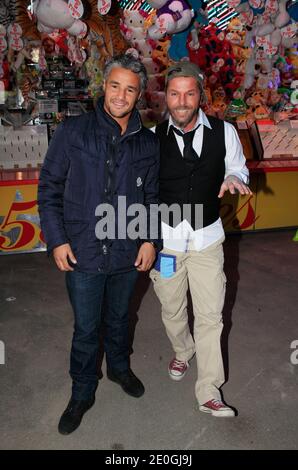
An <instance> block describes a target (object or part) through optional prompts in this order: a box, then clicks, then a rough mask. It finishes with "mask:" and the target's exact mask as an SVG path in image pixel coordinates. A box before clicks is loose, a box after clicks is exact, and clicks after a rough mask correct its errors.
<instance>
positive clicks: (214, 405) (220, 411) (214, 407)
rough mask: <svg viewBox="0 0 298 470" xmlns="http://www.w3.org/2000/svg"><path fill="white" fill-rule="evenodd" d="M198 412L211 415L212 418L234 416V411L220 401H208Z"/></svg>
mask: <svg viewBox="0 0 298 470" xmlns="http://www.w3.org/2000/svg"><path fill="white" fill-rule="evenodd" d="M199 410H200V411H203V412H204V413H211V414H212V416H216V417H217V418H232V417H234V416H235V411H234V410H233V409H232V408H231V407H230V406H227V405H226V404H225V403H223V402H222V401H221V400H215V399H212V400H209V401H207V402H206V403H204V405H200V406H199Z"/></svg>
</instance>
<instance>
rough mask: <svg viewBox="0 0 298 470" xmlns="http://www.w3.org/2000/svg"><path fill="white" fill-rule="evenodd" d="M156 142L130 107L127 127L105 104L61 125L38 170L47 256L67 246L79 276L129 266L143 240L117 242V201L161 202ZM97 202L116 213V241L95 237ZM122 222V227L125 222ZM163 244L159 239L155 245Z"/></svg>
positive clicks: (41, 218)
mask: <svg viewBox="0 0 298 470" xmlns="http://www.w3.org/2000/svg"><path fill="white" fill-rule="evenodd" d="M158 173H159V143H158V139H157V137H156V136H155V134H153V133H152V132H151V131H150V130H148V129H146V128H145V127H143V126H142V123H141V120H140V117H139V113H138V111H137V110H134V111H133V113H132V115H131V117H130V120H129V123H128V127H127V130H126V132H125V134H124V135H121V128H120V126H119V125H118V124H117V122H116V121H114V119H112V118H111V117H110V116H109V115H108V114H107V113H106V112H105V111H104V109H103V99H102V98H101V99H100V100H99V101H98V104H97V106H96V109H95V111H93V112H91V113H87V114H83V115H81V116H78V117H73V118H69V119H67V120H66V121H64V122H63V123H62V124H60V125H59V126H58V128H57V129H56V131H55V133H54V135H53V137H52V140H51V142H50V145H49V148H48V151H47V154H46V157H45V161H44V164H43V167H42V170H41V174H40V180H39V188H38V205H39V214H40V220H41V227H42V230H43V233H44V236H45V240H46V242H47V247H48V252H51V251H52V250H53V248H55V247H57V246H59V245H62V244H64V243H70V245H71V247H72V250H73V252H74V255H75V256H76V259H77V262H78V263H77V265H76V266H75V269H77V270H79V271H83V272H105V273H111V272H121V271H122V272H123V271H127V270H131V269H135V268H134V262H135V259H136V256H137V252H138V249H139V247H140V245H141V243H142V241H144V240H146V239H150V236H149V228H150V227H149V224H148V227H147V229H148V231H147V233H146V234H144V236H142V237H141V236H140V237H139V238H138V239H136V240H132V239H129V238H127V237H126V238H124V239H119V238H117V233H118V227H117V220H118V217H117V204H118V202H117V201H118V196H126V198H127V199H126V204H127V206H129V205H130V204H133V203H142V204H144V205H145V206H146V207H149V204H157V203H158ZM102 203H109V204H112V205H113V207H114V208H115V209H116V227H115V233H116V239H114V240H107V239H105V240H100V239H98V238H97V237H96V234H95V226H96V223H97V222H98V221H99V220H100V217H99V216H96V215H95V210H96V207H97V206H98V205H99V204H102ZM129 220H131V219H129V218H128V219H127V221H126V223H129ZM153 241H155V242H156V243H157V245H158V246H159V247H161V241H160V240H159V239H155V240H153Z"/></svg>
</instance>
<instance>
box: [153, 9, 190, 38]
mask: <svg viewBox="0 0 298 470" xmlns="http://www.w3.org/2000/svg"><path fill="white" fill-rule="evenodd" d="M147 3H148V4H149V5H150V6H151V7H152V8H155V9H156V10H157V11H156V20H155V23H154V24H153V25H152V26H150V28H149V29H148V35H149V37H150V38H152V39H162V38H163V37H164V36H165V35H166V34H174V33H179V32H180V31H183V30H184V29H186V28H187V27H188V26H189V24H190V22H191V20H192V18H193V16H194V12H193V10H191V9H190V7H189V5H188V3H186V1H185V0H149V1H148V2H147Z"/></svg>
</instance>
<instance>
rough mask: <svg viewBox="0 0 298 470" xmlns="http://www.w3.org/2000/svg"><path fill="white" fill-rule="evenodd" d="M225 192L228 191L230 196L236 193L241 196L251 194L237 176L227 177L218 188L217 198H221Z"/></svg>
mask: <svg viewBox="0 0 298 470" xmlns="http://www.w3.org/2000/svg"><path fill="white" fill-rule="evenodd" d="M226 191H230V193H231V194H235V193H236V191H238V192H239V193H240V194H241V195H243V196H244V195H245V194H252V192H251V190H250V189H249V187H248V186H247V185H246V184H245V183H243V181H241V179H240V178H238V177H237V176H233V175H230V176H227V177H226V179H225V180H224V182H223V183H222V185H221V187H220V191H219V194H218V197H223V195H224V193H225V192H226Z"/></svg>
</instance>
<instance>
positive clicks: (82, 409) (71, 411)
mask: <svg viewBox="0 0 298 470" xmlns="http://www.w3.org/2000/svg"><path fill="white" fill-rule="evenodd" d="M94 402H95V398H92V399H90V400H73V399H71V400H70V402H69V403H68V405H67V408H66V410H65V411H64V413H63V414H62V416H61V418H60V421H59V425H58V431H59V432H60V434H64V435H65V434H70V433H72V432H73V431H75V430H76V429H77V428H78V427H79V426H80V424H81V421H82V418H83V416H84V414H85V413H86V411H87V410H89V408H91V406H93V404H94Z"/></svg>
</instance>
